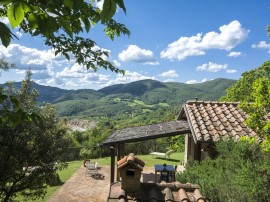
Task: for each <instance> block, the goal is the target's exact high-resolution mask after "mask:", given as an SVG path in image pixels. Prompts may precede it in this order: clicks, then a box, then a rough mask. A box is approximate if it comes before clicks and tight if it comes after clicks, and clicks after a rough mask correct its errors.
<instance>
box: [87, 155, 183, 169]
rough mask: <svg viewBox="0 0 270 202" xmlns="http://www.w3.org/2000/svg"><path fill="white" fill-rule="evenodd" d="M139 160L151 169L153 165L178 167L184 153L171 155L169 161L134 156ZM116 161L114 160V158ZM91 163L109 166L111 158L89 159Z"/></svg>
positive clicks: (146, 156)
mask: <svg viewBox="0 0 270 202" xmlns="http://www.w3.org/2000/svg"><path fill="white" fill-rule="evenodd" d="M136 157H138V158H139V159H141V160H143V161H144V162H145V166H147V167H148V166H149V167H152V166H154V165H155V164H164V163H166V164H171V165H180V164H181V161H183V160H184V152H180V153H172V154H171V158H170V159H167V160H166V159H165V158H159V157H156V158H154V156H153V155H136ZM115 159H116V158H115ZM91 161H95V162H98V165H99V166H105V165H107V166H109V165H110V163H111V157H104V158H100V159H91Z"/></svg>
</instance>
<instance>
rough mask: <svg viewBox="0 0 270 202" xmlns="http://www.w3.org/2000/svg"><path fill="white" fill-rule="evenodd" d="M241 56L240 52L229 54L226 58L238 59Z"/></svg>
mask: <svg viewBox="0 0 270 202" xmlns="http://www.w3.org/2000/svg"><path fill="white" fill-rule="evenodd" d="M241 55H242V53H241V52H230V53H229V54H228V55H227V56H228V57H234V58H236V57H239V56H241Z"/></svg>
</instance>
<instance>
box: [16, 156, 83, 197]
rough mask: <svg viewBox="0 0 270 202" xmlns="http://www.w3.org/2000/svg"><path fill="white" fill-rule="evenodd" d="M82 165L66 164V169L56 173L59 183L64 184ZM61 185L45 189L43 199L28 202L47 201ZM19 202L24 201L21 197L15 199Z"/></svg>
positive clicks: (75, 162) (81, 162)
mask: <svg viewBox="0 0 270 202" xmlns="http://www.w3.org/2000/svg"><path fill="white" fill-rule="evenodd" d="M82 165H83V161H72V162H69V163H68V167H67V168H66V169H64V170H61V171H59V172H58V174H59V177H60V180H61V182H62V183H63V184H64V183H65V182H66V181H67V180H68V179H69V178H70V177H71V176H72V175H73V174H74V173H75V172H76V171H77V170H78V168H80V167H81V166H82ZM61 186H62V185H59V186H53V187H48V188H47V193H46V195H45V197H44V198H43V199H37V200H28V201H32V202H43V201H47V200H48V199H49V198H50V197H51V196H52V195H53V194H54V193H55V192H56V191H57V190H58V189H59V188H60V187H61ZM17 200H19V201H25V199H24V198H23V197H21V196H19V197H18V198H17Z"/></svg>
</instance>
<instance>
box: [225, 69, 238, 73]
mask: <svg viewBox="0 0 270 202" xmlns="http://www.w3.org/2000/svg"><path fill="white" fill-rule="evenodd" d="M226 72H227V73H228V74H234V73H236V72H237V70H236V69H227V70H226Z"/></svg>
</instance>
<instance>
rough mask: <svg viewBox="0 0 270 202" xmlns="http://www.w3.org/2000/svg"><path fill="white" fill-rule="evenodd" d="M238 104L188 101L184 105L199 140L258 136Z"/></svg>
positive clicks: (193, 131)
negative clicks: (246, 123)
mask: <svg viewBox="0 0 270 202" xmlns="http://www.w3.org/2000/svg"><path fill="white" fill-rule="evenodd" d="M238 104H239V103H233V102H227V103H226V102H209V101H208V102H206V101H188V102H187V103H186V104H185V106H184V108H185V111H186V112H187V114H186V117H187V118H188V120H189V121H190V125H191V126H190V127H191V129H192V130H191V131H192V133H194V134H193V135H194V136H195V137H196V139H197V141H216V140H218V139H220V137H222V138H223V137H226V136H228V137H236V138H239V137H240V136H245V135H248V136H256V134H255V132H254V131H252V130H251V129H249V128H248V127H247V126H246V125H245V123H244V121H245V120H246V118H247V115H246V114H245V113H244V112H243V111H242V110H241V109H239V108H238ZM179 119H181V117H179Z"/></svg>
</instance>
